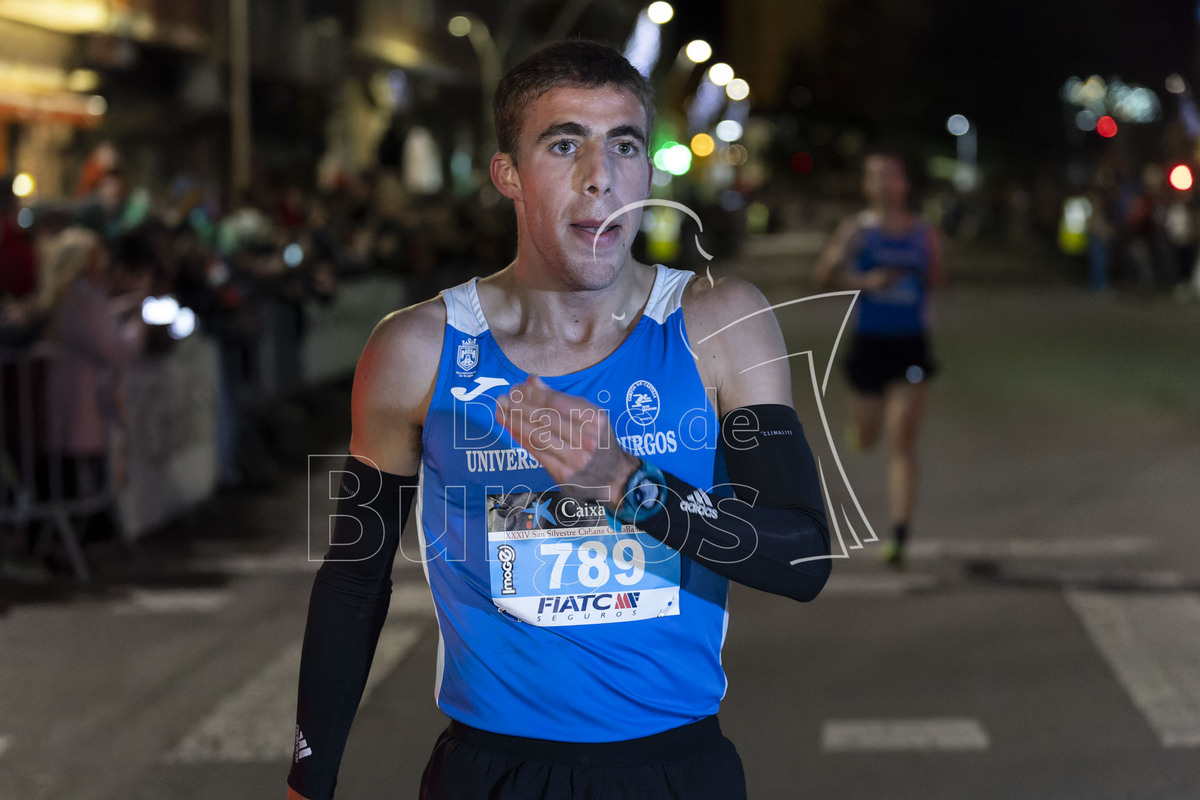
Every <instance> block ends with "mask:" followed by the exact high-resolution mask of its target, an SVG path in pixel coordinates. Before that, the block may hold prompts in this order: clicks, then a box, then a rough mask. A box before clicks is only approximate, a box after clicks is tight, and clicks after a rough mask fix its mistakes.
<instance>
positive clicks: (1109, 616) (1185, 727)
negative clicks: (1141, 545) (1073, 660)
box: [1066, 591, 1200, 747]
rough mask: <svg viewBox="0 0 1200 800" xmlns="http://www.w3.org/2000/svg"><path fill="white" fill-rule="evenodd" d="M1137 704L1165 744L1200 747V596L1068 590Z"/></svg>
mask: <svg viewBox="0 0 1200 800" xmlns="http://www.w3.org/2000/svg"><path fill="white" fill-rule="evenodd" d="M1066 598H1067V602H1068V604H1070V606H1071V608H1073V609H1074V610H1075V613H1077V614H1078V615H1079V617H1080V619H1081V620H1082V621H1083V624H1084V628H1085V629H1086V630H1087V632H1088V635H1090V636H1091V638H1092V641H1093V642H1095V644H1096V647H1097V648H1099V650H1100V652H1101V653H1103V654H1104V657H1105V659H1107V661H1108V664H1109V666H1110V667H1112V670H1113V672H1114V673H1115V674H1116V676H1117V680H1118V681H1119V682H1120V683H1121V685H1122V686H1123V687H1124V689H1125V691H1126V692H1128V693H1129V696H1130V698H1131V699H1132V700H1133V704H1134V705H1135V706H1137V708H1138V709H1139V710H1140V711H1141V712H1142V714H1143V715H1145V717H1146V721H1147V722H1149V723H1150V726H1151V727H1152V728H1154V731H1155V733H1156V734H1158V739H1159V741H1160V742H1161V743H1162V746H1163V747H1200V596H1197V595H1195V594H1187V593H1162V592H1157V593H1128V594H1106V593H1103V592H1093V591H1069V592H1067V593H1066Z"/></svg>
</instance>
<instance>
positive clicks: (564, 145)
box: [550, 139, 576, 156]
mask: <svg viewBox="0 0 1200 800" xmlns="http://www.w3.org/2000/svg"><path fill="white" fill-rule="evenodd" d="M550 149H551V150H553V151H554V152H555V153H558V154H559V155H564V156H569V155H571V154H572V153H574V152H575V150H576V146H575V143H574V142H572V141H568V140H566V139H563V140H562V141H561V142H555V143H554V144H552V145H551V146H550Z"/></svg>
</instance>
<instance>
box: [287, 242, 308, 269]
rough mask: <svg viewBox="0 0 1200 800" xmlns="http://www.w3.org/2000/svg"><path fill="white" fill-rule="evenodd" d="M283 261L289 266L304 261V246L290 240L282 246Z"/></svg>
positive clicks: (297, 264) (295, 265)
mask: <svg viewBox="0 0 1200 800" xmlns="http://www.w3.org/2000/svg"><path fill="white" fill-rule="evenodd" d="M283 263H285V264H287V265H288V266H289V267H298V266H300V265H301V264H303V263H304V248H303V247H301V246H300V244H299V243H297V242H292V243H291V244H289V245H288V246H287V247H285V248H283Z"/></svg>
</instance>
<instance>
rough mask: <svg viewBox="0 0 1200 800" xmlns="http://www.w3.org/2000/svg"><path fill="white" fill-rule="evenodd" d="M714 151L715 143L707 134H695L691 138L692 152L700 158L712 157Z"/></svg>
mask: <svg viewBox="0 0 1200 800" xmlns="http://www.w3.org/2000/svg"><path fill="white" fill-rule="evenodd" d="M716 149H717V145H716V142H714V141H713V138H712V137H711V136H709V135H708V134H707V133H697V134H696V135H695V136H693V137H692V152H693V153H695V154H696V155H698V156H700V157H701V158H703V157H705V156H710V155H712V152H713V150H716Z"/></svg>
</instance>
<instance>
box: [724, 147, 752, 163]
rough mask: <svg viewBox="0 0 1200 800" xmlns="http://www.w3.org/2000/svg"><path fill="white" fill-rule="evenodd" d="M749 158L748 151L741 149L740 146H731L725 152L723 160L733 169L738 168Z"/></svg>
mask: <svg viewBox="0 0 1200 800" xmlns="http://www.w3.org/2000/svg"><path fill="white" fill-rule="evenodd" d="M749 158H750V153H749V151H747V150H746V148H744V147H742V146H741V145H740V144H731V145H729V148H728V149H727V150H726V151H725V160H726V161H728V162H729V163H730V164H731V165H732V166H735V167H740V166H741V165H742V164H745V163H746V160H747V159H749Z"/></svg>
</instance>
